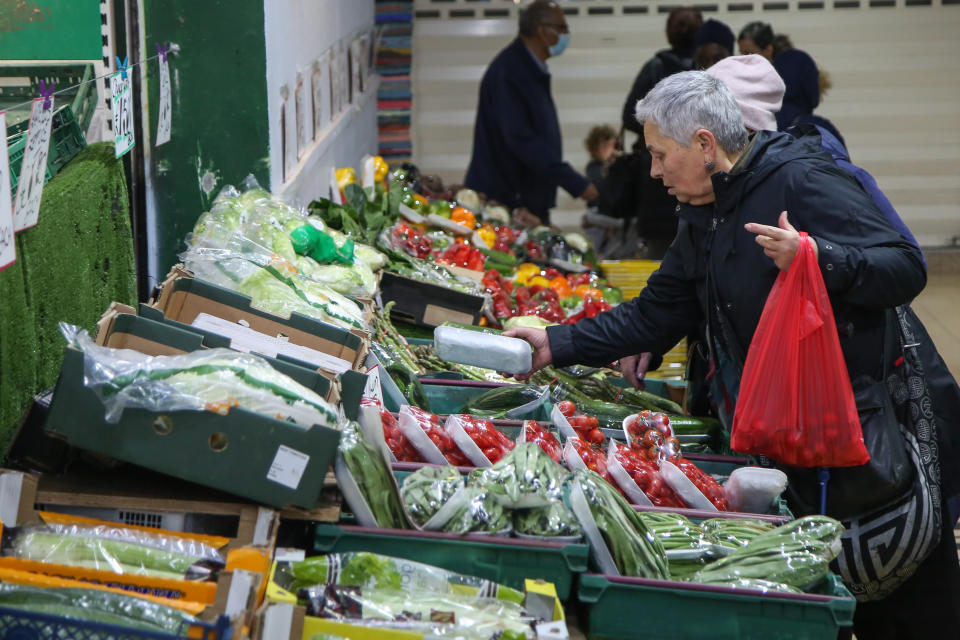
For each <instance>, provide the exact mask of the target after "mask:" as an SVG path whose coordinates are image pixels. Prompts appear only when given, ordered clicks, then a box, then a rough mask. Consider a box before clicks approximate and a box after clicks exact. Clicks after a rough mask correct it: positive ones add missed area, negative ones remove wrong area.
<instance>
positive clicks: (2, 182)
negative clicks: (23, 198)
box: [0, 111, 17, 270]
mask: <svg viewBox="0 0 960 640" xmlns="http://www.w3.org/2000/svg"><path fill="white" fill-rule="evenodd" d="M6 130H7V114H6V112H4V111H0V131H6ZM13 233H14V232H13V202H12V201H11V200H10V157H9V156H8V155H7V136H6V135H3V136H2V139H0V270H3V269H4V267H9V266H10V265H11V264H13V262H14V261H15V260H16V259H17V248H16V245H15V244H14V239H13Z"/></svg>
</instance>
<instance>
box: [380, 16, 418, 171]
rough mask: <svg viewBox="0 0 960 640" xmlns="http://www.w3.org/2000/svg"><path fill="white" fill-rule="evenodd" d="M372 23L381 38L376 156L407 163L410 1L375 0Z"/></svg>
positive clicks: (408, 151)
mask: <svg viewBox="0 0 960 640" xmlns="http://www.w3.org/2000/svg"><path fill="white" fill-rule="evenodd" d="M376 11H377V14H376V20H377V24H378V25H380V28H381V29H382V30H383V31H382V37H381V39H380V48H379V50H378V51H377V72H378V73H379V74H380V89H379V91H378V93H377V128H378V136H379V138H378V140H379V142H378V144H379V148H380V149H379V150H380V155H381V156H383V158H384V159H385V160H386V161H387V162H389V163H390V164H396V163H400V162H406V161H409V160H410V156H411V154H412V148H411V143H410V110H411V107H412V102H413V93H412V91H411V89H410V63H411V55H412V46H413V42H412V40H413V2H412V1H409V0H408V1H403V0H377V4H376Z"/></svg>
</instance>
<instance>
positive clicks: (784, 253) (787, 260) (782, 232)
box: [743, 211, 820, 271]
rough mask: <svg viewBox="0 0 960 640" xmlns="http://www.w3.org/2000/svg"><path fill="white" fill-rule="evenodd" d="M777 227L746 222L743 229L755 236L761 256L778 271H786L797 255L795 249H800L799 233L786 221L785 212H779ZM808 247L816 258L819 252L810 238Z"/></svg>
mask: <svg viewBox="0 0 960 640" xmlns="http://www.w3.org/2000/svg"><path fill="white" fill-rule="evenodd" d="M778 225H779V226H777V227H771V226H769V225H766V224H758V223H756V222H748V223H747V224H745V225H743V227H744V229H746V230H747V231H749V232H750V233H755V234H757V237H756V240H757V244H758V245H760V246H761V247H763V254H764V255H765V256H767V257H768V258H771V259H772V260H773V262H774V264H776V265H777V268H778V269H780V271H787V270H789V269H790V265H791V264H793V257H794V256H795V255H797V249H798V248H799V247H800V233H799V232H798V231H797V230H796V229H794V228H793V225H791V224H790V221H789V220H787V212H786V211H781V212H780V220H779V221H778ZM810 246H812V247H813V257H814V258H816V257H817V256H818V255H819V253H820V251H819V249H818V248H817V243H816V242H814V241H813V239H812V238H811V239H810Z"/></svg>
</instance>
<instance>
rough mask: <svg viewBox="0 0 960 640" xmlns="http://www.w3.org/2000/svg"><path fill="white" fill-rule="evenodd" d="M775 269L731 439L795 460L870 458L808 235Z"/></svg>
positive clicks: (740, 446)
mask: <svg viewBox="0 0 960 640" xmlns="http://www.w3.org/2000/svg"><path fill="white" fill-rule="evenodd" d="M800 239H801V241H800V247H799V248H798V249H797V255H796V256H795V257H794V259H793V264H791V265H790V269H789V271H787V272H785V273H780V275H779V276H777V280H776V282H774V284H773V288H772V289H771V290H770V295H769V297H768V298H767V302H766V305H765V306H764V308H763V314H762V315H761V316H760V322H759V324H758V325H757V330H756V332H755V333H754V334H753V340H752V341H751V342H750V350H749V352H748V353H747V362H746V364H745V365H744V368H743V379H742V381H741V383H740V396H739V398H738V400H737V409H736V412H735V413H734V417H733V433H732V434H731V438H730V446H731V447H732V448H733V449H734V450H736V451H741V452H743V453H752V454H762V455H765V456H767V457H768V458H771V459H773V460H776V461H777V462H780V463H783V464H788V465H792V466H797V467H847V466H854V465H861V464H864V463H865V462H867V461H868V460H869V459H870V454H869V453H867V449H866V446H864V443H863V431H862V430H861V428H860V419H859V417H858V416H857V408H856V405H855V404H854V400H853V389H852V388H851V386H850V375H849V374H848V373H847V365H846V363H845V362H844V359H843V352H842V351H841V350H840V340H839V339H838V338H837V327H836V323H835V321H834V318H833V309H832V308H831V306H830V299H829V298H828V297H827V288H826V285H825V284H824V282H823V275H822V274H821V273H820V267H819V266H818V265H817V259H816V257H815V256H814V253H813V248H812V247H811V245H810V243H811V242H813V240H808V237H807V234H806V233H803V232H801V233H800Z"/></svg>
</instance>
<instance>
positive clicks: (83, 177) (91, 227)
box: [0, 143, 137, 458]
mask: <svg viewBox="0 0 960 640" xmlns="http://www.w3.org/2000/svg"><path fill="white" fill-rule="evenodd" d="M136 299H137V289H136V279H135V277H134V266H133V241H132V237H131V230H130V206H129V202H128V199H127V183H126V178H125V176H124V172H123V164H122V162H120V161H118V160H116V159H115V158H114V157H113V144H112V143H100V144H94V145H90V146H89V147H87V149H85V150H84V151H82V152H81V153H80V155H78V156H77V157H76V158H74V159H73V160H71V161H70V162H69V163H68V164H67V165H65V166H64V167H63V169H61V170H60V172H59V173H58V174H57V175H56V176H54V177H53V179H52V180H51V181H50V182H49V183H47V186H46V187H44V190H43V201H42V202H41V205H40V215H39V218H38V222H37V225H36V226H35V227H32V228H30V229H27V230H26V231H23V232H21V233H19V234H17V261H16V262H15V263H14V264H13V265H12V266H10V267H8V268H7V269H5V270H3V271H0V458H2V457H3V455H4V454H5V453H6V451H7V449H8V447H9V445H10V440H11V438H12V436H13V434H14V430H15V429H16V426H17V424H18V423H19V421H20V419H21V417H22V416H23V415H24V413H25V412H26V410H27V409H28V408H29V406H30V400H31V398H32V397H33V396H34V395H35V394H36V393H38V392H40V391H42V390H44V389H46V388H48V387H51V386H53V384H54V383H55V382H56V381H57V375H58V374H59V373H60V364H61V361H62V359H63V349H64V346H65V342H64V340H63V338H62V337H61V335H60V331H59V329H58V328H57V323H59V322H61V321H63V322H69V323H71V324H75V325H78V326H81V327H83V328H85V329H87V330H90V331H92V330H93V329H94V327H95V325H96V322H97V320H99V319H100V316H101V315H102V314H103V312H104V311H105V310H106V308H107V306H108V305H109V304H110V302H112V301H118V302H124V303H126V304H135V303H136Z"/></svg>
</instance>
